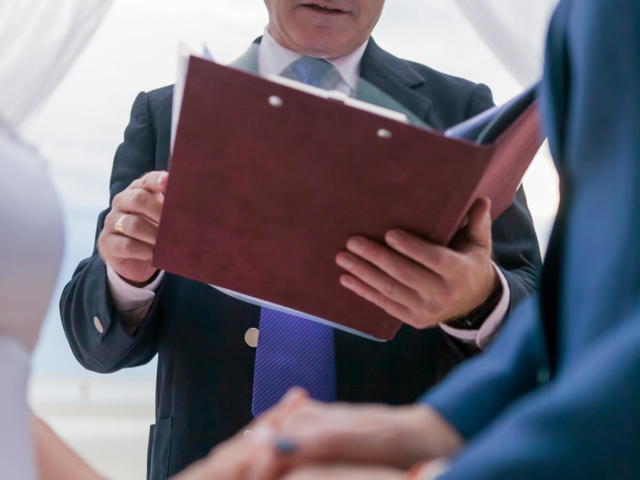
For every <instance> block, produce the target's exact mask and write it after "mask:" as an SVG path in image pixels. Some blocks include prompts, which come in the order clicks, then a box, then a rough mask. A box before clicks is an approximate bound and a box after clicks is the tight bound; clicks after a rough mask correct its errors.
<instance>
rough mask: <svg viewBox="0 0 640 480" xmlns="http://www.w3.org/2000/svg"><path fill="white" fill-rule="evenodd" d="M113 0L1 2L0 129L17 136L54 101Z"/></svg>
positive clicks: (15, 0)
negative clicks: (49, 100) (54, 93)
mask: <svg viewBox="0 0 640 480" xmlns="http://www.w3.org/2000/svg"><path fill="white" fill-rule="evenodd" d="M112 1H113V0H0V126H1V125H4V127H5V128H8V129H11V130H17V129H18V128H19V127H20V125H21V124H23V123H24V122H25V120H27V119H28V118H29V116H30V115H32V114H33V113H34V112H35V111H36V110H37V109H38V108H39V107H40V106H41V105H42V104H43V102H44V101H45V100H46V99H47V98H48V96H49V95H50V93H51V92H52V91H53V89H54V88H55V87H56V86H57V85H58V83H59V82H60V80H62V78H63V77H64V75H65V73H66V72H67V71H68V70H69V68H70V67H71V65H72V64H73V63H74V61H75V59H76V58H77V57H78V55H79V54H80V52H81V51H82V49H83V48H84V46H85V45H86V44H87V42H88V41H89V39H90V38H91V36H92V35H93V33H94V32H95V30H96V29H97V27H98V26H99V25H100V22H101V21H102V19H103V18H104V16H105V14H106V13H107V11H108V9H109V7H110V6H111V3H112Z"/></svg>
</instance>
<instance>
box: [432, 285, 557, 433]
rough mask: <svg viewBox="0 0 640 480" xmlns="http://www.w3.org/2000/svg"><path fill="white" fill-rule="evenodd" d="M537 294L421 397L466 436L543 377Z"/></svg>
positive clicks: (541, 338) (544, 354)
mask: <svg viewBox="0 0 640 480" xmlns="http://www.w3.org/2000/svg"><path fill="white" fill-rule="evenodd" d="M538 304H539V297H538V296H537V295H535V296H533V297H530V298H529V299H528V300H526V301H525V302H523V303H522V304H521V305H520V306H519V307H518V308H517V309H516V311H515V313H514V315H513V318H512V319H511V320H510V321H509V322H508V323H507V325H506V326H505V328H504V329H503V330H502V331H501V332H500V333H499V334H498V336H497V338H496V339H495V340H494V342H493V343H492V344H491V345H490V347H489V348H488V349H487V350H486V351H485V352H484V353H483V354H482V355H480V356H478V357H475V358H474V359H471V360H469V361H467V362H466V363H464V364H463V365H462V366H461V367H459V368H458V369H457V370H455V371H454V372H453V373H452V374H451V375H450V376H449V377H448V378H446V379H445V380H444V381H443V382H441V383H440V384H439V385H438V386H436V387H435V388H434V389H432V390H431V391H430V392H428V393H427V394H426V395H425V396H424V397H423V398H422V399H421V400H420V402H421V403H424V404H427V405H429V406H431V407H432V408H434V409H435V410H437V411H438V412H439V413H440V415H442V417H443V418H445V419H446V420H447V421H448V422H449V423H450V424H451V425H452V426H453V427H454V428H455V429H456V430H457V431H458V432H459V433H460V434H461V435H462V436H463V437H464V438H465V439H466V440H470V439H472V438H473V437H474V436H475V435H476V434H477V433H478V432H480V431H481V430H482V429H483V428H484V427H485V426H486V425H487V424H489V423H490V422H491V421H492V420H493V419H494V418H495V417H496V416H497V415H498V414H499V413H500V412H501V411H502V410H503V409H504V408H505V407H506V406H507V405H508V404H509V403H510V402H511V401H512V400H513V399H514V398H517V397H519V396H521V395H523V394H524V393H526V392H528V391H530V390H531V389H533V388H535V387H536V386H537V385H538V382H539V381H541V380H546V377H548V375H546V372H547V371H548V370H546V368H547V364H548V362H547V361H546V353H545V352H546V350H545V343H544V336H543V333H542V325H541V323H540V317H539V308H538Z"/></svg>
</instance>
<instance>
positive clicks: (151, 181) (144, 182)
mask: <svg viewBox="0 0 640 480" xmlns="http://www.w3.org/2000/svg"><path fill="white" fill-rule="evenodd" d="M168 181H169V174H168V173H167V172H162V171H157V172H149V173H147V174H146V175H143V176H142V177H140V178H139V179H137V180H134V181H133V182H132V183H131V185H130V186H129V188H141V189H144V190H148V191H150V192H153V193H164V192H165V190H166V189H167V182H168Z"/></svg>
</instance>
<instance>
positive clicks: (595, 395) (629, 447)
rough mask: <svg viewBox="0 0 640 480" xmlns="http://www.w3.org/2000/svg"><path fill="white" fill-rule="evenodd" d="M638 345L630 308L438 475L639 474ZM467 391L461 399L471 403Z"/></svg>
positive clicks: (626, 478)
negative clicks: (613, 326) (550, 381)
mask: <svg viewBox="0 0 640 480" xmlns="http://www.w3.org/2000/svg"><path fill="white" fill-rule="evenodd" d="M503 347H504V346H503ZM639 351H640V316H639V315H638V314H636V316H635V318H628V319H626V321H625V322H624V323H623V324H622V325H620V326H619V327H618V328H616V329H614V331H612V332H609V333H608V334H607V335H604V336H603V338H601V339H600V340H599V342H598V343H597V344H596V345H594V346H593V348H590V349H589V355H586V356H583V357H581V358H580V359H579V360H578V361H577V362H574V363H572V364H571V365H570V366H568V367H567V368H566V369H565V370H564V371H563V372H562V374H561V375H559V376H558V377H556V378H555V380H554V382H553V384H549V385H547V386H545V387H544V388H540V389H538V390H537V391H535V392H533V393H531V394H529V395H526V396H524V397H521V398H520V400H519V401H517V402H515V403H514V404H512V405H511V406H510V408H508V409H505V410H504V411H503V412H502V413H501V414H500V416H499V417H498V421H496V422H495V423H493V424H490V425H488V426H487V428H486V429H485V430H484V431H483V432H482V435H479V436H478V437H477V439H476V440H474V441H473V442H471V443H469V445H468V446H467V448H465V450H464V451H463V452H462V453H461V454H460V455H459V456H458V458H456V459H454V460H453V463H452V465H451V470H450V471H449V472H448V473H446V474H445V475H443V476H441V477H438V480H508V479H516V478H517V479H527V480H544V479H550V478H569V477H570V478H581V479H594V480H596V479H598V480H600V479H605V478H615V479H617V480H631V479H636V478H640V456H639V455H638V446H639V445H640V355H638V352H639ZM485 365H486V364H485ZM478 366H480V365H478ZM522 373H525V372H522ZM519 375H520V373H519V374H518V375H514V377H513V379H514V381H516V382H517V381H518V376H519ZM460 380H461V379H458V382H459V381H460ZM486 390H488V391H491V390H492V385H490V384H488V385H487V386H486ZM470 393H471V392H469V391H465V394H464V395H463V397H464V398H466V399H467V402H468V403H470V404H474V403H475V402H476V400H475V399H474V398H470V397H471V396H472V395H469V394H470ZM470 406H471V405H470Z"/></svg>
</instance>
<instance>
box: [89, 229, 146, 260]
mask: <svg viewBox="0 0 640 480" xmlns="http://www.w3.org/2000/svg"><path fill="white" fill-rule="evenodd" d="M102 249H103V250H106V251H108V252H109V256H111V257H116V258H126V259H127V260H144V261H151V260H152V259H153V247H152V246H151V245H149V244H148V243H144V242H141V241H140V240H136V239H135V238H131V237H126V236H124V235H109V236H108V237H107V238H105V240H104V244H103V248H102Z"/></svg>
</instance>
